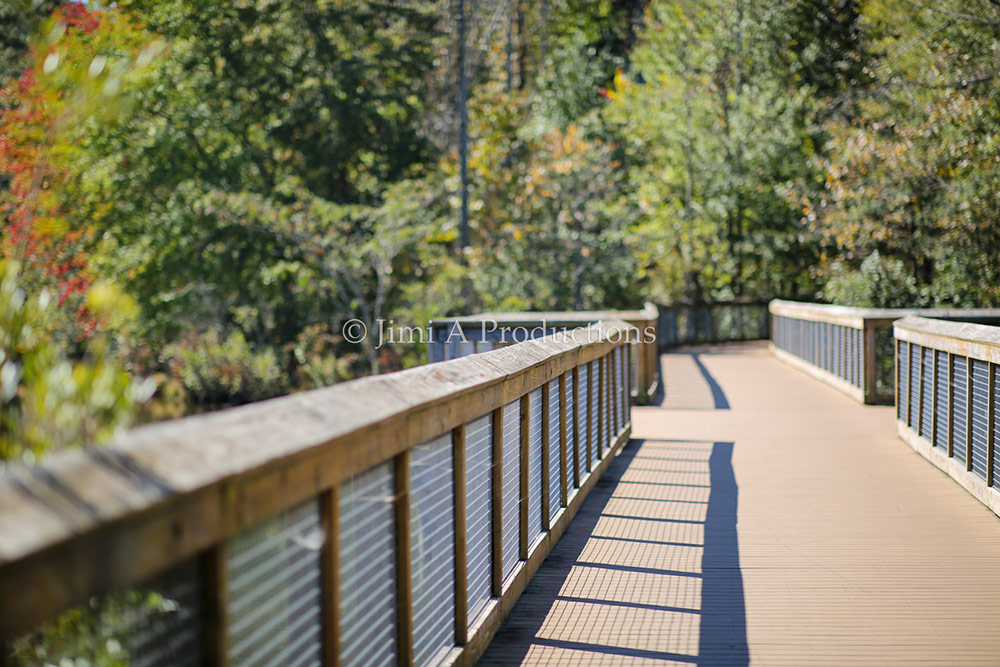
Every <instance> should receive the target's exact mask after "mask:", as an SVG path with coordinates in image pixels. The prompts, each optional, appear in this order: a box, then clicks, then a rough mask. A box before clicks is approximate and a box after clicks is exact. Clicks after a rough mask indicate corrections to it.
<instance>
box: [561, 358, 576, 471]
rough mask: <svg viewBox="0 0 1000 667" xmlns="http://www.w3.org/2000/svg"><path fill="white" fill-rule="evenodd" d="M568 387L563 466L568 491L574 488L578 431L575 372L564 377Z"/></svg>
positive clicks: (570, 372)
mask: <svg viewBox="0 0 1000 667" xmlns="http://www.w3.org/2000/svg"><path fill="white" fill-rule="evenodd" d="M563 382H564V383H565V385H566V460H565V461H564V462H563V465H564V467H565V469H566V489H567V490H569V489H572V488H573V487H574V484H575V481H574V475H573V465H574V463H575V462H576V459H577V457H576V454H575V448H576V431H575V429H574V428H573V415H574V414H576V411H577V404H576V401H575V400H574V396H573V384H574V382H573V371H568V372H567V373H566V374H565V375H564V376H563Z"/></svg>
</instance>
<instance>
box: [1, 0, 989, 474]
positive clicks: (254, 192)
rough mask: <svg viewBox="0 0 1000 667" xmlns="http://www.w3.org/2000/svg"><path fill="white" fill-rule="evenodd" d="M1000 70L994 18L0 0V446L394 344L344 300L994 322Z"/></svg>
mask: <svg viewBox="0 0 1000 667" xmlns="http://www.w3.org/2000/svg"><path fill="white" fill-rule="evenodd" d="M460 9H461V10H462V12H460V11H459V10H460ZM460 13H462V14H464V18H465V24H464V30H462V28H463V26H461V25H460V22H459V19H458V17H459V15H460ZM462 34H464V44H465V48H464V53H462V52H461V51H462V49H460V41H461V40H460V36H461V35H462ZM998 52H1000V3H997V2H995V0H961V1H959V0H941V1H940V2H935V3H924V2H917V1H916V0H912V1H911V0H903V1H902V2H899V1H895V2H888V1H882V0H865V1H862V0H786V1H785V2H781V3H777V2H771V1H765V0H651V1H642V0H596V1H593V0H536V1H534V2H528V1H527V0H495V1H491V2H486V1H485V0H412V1H409V2H405V3H396V2H379V1H376V0H324V1H321V2H308V3H282V2H270V1H266V0H227V1H225V2H219V1H212V2H207V1H205V0H119V1H118V2H115V3H101V2H96V1H95V0H91V2H89V3H86V4H80V3H77V2H70V1H67V0H62V1H60V0H42V1H39V0H11V1H9V2H7V3H5V4H4V5H3V6H2V7H0V81H2V83H0V208H2V210H3V215H4V226H3V231H2V235H0V252H2V261H3V262H4V269H3V271H2V272H0V277H2V279H3V281H4V282H3V285H4V288H3V292H2V296H0V298H2V299H3V300H4V301H3V303H0V312H2V317H0V355H3V356H0V379H2V382H0V408H2V410H3V417H4V422H3V426H2V427H0V455H2V456H4V457H6V458H24V457H29V458H30V457H31V456H34V455H35V454H34V453H41V452H44V451H47V450H48V449H50V448H52V447H53V446H57V445H58V444H59V443H76V442H83V441H88V440H95V439H101V438H105V437H107V435H108V434H110V433H111V432H112V431H113V430H114V429H115V428H118V427H121V426H123V425H125V424H127V423H129V421H130V419H133V418H134V417H133V416H134V415H135V413H136V411H138V418H139V419H144V420H148V419H162V418H167V417H171V416H177V415H181V414H186V413H190V412H196V411H200V410H205V409H213V408H217V407H221V406H225V405H233V404H238V403H244V402H249V401H254V400H259V399H262V398H266V397H269V396H275V395H279V394H283V393H287V392H290V391H296V390H300V389H304V388H309V387H313V386H317V385H323V384H328V383H331V382H337V381H340V380H343V379H348V378H351V377H356V376H358V375H362V374H367V373H372V372H381V371H385V370H392V369H395V368H400V367H403V366H407V365H412V364H415V363H420V362H421V361H423V358H424V357H423V355H424V352H425V351H424V349H423V348H422V346H418V345H393V346H387V347H384V348H382V349H376V348H375V347H374V345H373V343H372V342H371V341H368V342H366V343H362V344H360V345H355V344H349V343H347V342H346V341H344V340H343V339H342V338H341V329H342V325H343V323H344V322H345V321H346V320H348V319H350V318H355V317H356V318H360V319H361V320H362V321H364V322H365V323H366V324H367V325H368V327H369V330H373V329H375V328H376V327H377V324H376V322H377V320H379V319H380V318H384V319H392V320H394V321H395V322H396V323H401V324H407V325H416V326H422V325H425V324H426V322H427V320H428V319H429V318H430V317H435V316H446V315H454V314H463V313H470V312H475V311H477V310H483V309H506V310H515V309H516V310H560V309H585V308H634V307H638V306H640V305H641V304H642V302H643V301H645V300H649V299H653V300H673V299H681V298H684V299H694V300H700V299H725V298H732V297H757V298H770V297H787V298H797V299H820V300H832V301H836V302H838V303H844V304H848V305H872V306H905V305H913V306H917V305H921V306H922V305H954V306H974V305H997V302H998V296H1000V295H998V290H1000V275H997V273H998V272H1000V261H998V260H1000V225H998V224H996V220H995V218H996V216H997V215H998V211H1000V201H998V198H1000V195H998V192H1000V188H998V183H1000V153H998V145H997V143H998V139H997V133H998V130H1000V111H998V109H1000V105H998V104H997V100H996V99H995V98H996V96H997V94H998V91H1000V86H998V83H1000V78H998V73H1000V69H998V68H1000V62H998V61H997V53H998ZM460 63H461V67H464V72H465V75H466V77H467V80H468V137H469V143H468V209H469V226H468V235H469V238H468V244H467V246H465V247H462V245H461V243H460V228H459V219H460V206H461V169H460V153H459V126H460V114H459V112H458V107H457V104H456V100H457V99H458V88H459V85H458V82H459V80H460V78H461V77H460V71H459V68H460ZM60 374H61V375H60ZM67 374H68V375H67ZM70 376H72V377H73V378H75V380H74V382H76V384H66V385H65V386H61V387H60V386H58V380H57V379H56V378H58V377H70ZM138 378H150V380H149V381H140V380H139V379H138ZM88 383H89V384H88ZM95 383H96V384H100V387H101V390H100V391H95V390H94V389H93V387H94V386H96V384H95ZM154 385H155V387H156V393H155V395H154V397H153V399H152V400H151V401H146V398H148V395H149V393H150V391H151V388H152V387H153V386H154ZM60 392H61V393H60ZM39 396H41V397H43V398H38V397H39ZM45 396H49V398H48V399H44V397H45ZM56 396H58V397H60V398H53V397H56ZM88 401H91V402H92V403H94V404H93V405H90V404H88ZM56 403H58V404H60V405H62V406H64V408H65V409H64V412H65V414H64V416H62V417H60V419H61V420H62V421H59V422H58V423H61V424H64V426H63V427H62V431H60V433H62V432H64V433H66V435H65V436H61V435H59V433H56V432H55V431H53V430H52V429H48V430H47V429H43V428H41V427H37V428H35V430H33V431H31V428H32V427H30V425H31V424H36V425H38V424H43V423H46V422H45V417H46V412H45V411H46V410H53V409H54V408H53V407H52V406H54V405H55V404H56ZM88 405H89V407H88ZM46 406H48V407H46ZM74 415H75V416H74ZM94 415H97V416H94ZM56 421H58V420H55V421H51V423H56ZM13 424H21V425H22V426H19V427H17V428H16V429H15V428H14V427H13V426H10V425H13ZM12 429H14V430H12ZM29 431H30V432H31V433H32V435H30V437H29V436H28V435H23V436H22V435H19V434H26V433H28V432H29Z"/></svg>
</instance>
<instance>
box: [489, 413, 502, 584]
mask: <svg viewBox="0 0 1000 667" xmlns="http://www.w3.org/2000/svg"><path fill="white" fill-rule="evenodd" d="M492 470H493V480H492V481H493V484H492V496H493V497H492V498H491V502H490V505H491V509H492V512H491V514H492V519H493V521H492V526H493V535H492V547H493V549H492V551H493V567H492V568H491V569H490V575H491V577H490V579H491V583H492V588H493V590H492V593H493V597H495V598H498V597H500V595H501V594H502V593H503V530H504V526H503V407H502V406H501V407H499V408H497V409H496V410H494V411H493V467H492Z"/></svg>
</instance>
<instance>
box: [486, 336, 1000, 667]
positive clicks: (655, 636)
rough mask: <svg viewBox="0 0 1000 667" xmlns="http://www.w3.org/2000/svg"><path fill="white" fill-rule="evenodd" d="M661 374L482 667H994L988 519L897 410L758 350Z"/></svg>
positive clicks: (994, 584) (998, 544)
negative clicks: (659, 386) (660, 386)
mask: <svg viewBox="0 0 1000 667" xmlns="http://www.w3.org/2000/svg"><path fill="white" fill-rule="evenodd" d="M662 370H663V373H664V377H665V378H666V381H667V392H666V397H665V399H664V400H663V401H662V402H661V404H660V405H659V406H657V407H647V408H636V409H635V410H634V412H633V423H634V430H633V437H634V438H635V440H634V441H633V442H632V443H630V444H629V446H628V447H626V448H625V450H624V451H623V452H622V454H621V455H620V456H619V457H618V459H617V460H616V461H615V462H614V463H613V464H612V466H611V468H610V469H609V471H608V473H607V474H606V476H605V477H604V479H602V480H601V481H600V483H599V484H598V486H597V487H596V488H595V490H594V492H593V493H592V495H591V497H590V498H588V500H587V502H586V503H585V504H584V506H583V508H582V510H581V512H580V514H579V515H578V517H577V518H576V520H575V521H574V523H573V524H572V525H571V526H570V528H569V530H568V532H567V533H566V535H565V536H564V537H563V538H562V540H561V541H560V543H559V544H558V545H557V547H556V548H555V549H554V550H553V552H552V554H551V555H550V557H549V559H548V560H547V561H546V563H545V564H544V565H543V566H542V568H541V569H540V570H539V572H538V574H537V575H536V577H535V579H534V580H533V581H532V582H531V584H530V585H529V587H528V589H527V591H526V592H525V593H524V595H523V596H522V598H521V600H520V601H519V602H518V604H517V606H516V607H515V608H514V610H513V611H512V613H511V615H510V616H509V617H508V620H507V622H506V623H505V624H504V626H503V627H502V628H501V630H500V632H499V633H498V635H497V636H496V638H495V639H494V641H493V643H492V645H491V646H490V648H489V650H488V651H487V653H486V654H485V655H484V656H483V658H482V660H481V664H484V665H511V664H532V665H535V664H538V665H541V664H545V665H548V664H570V665H581V664H592V665H632V664H654V663H655V664H680V665H691V664H697V665H745V664H753V665H814V664H827V665H903V664H905V665H942V666H944V665H960V664H963V665H965V664H968V665H972V664H975V665H1000V520H998V519H997V517H996V516H995V515H993V514H992V513H991V512H990V511H989V510H988V509H986V508H985V507H984V506H982V505H981V504H980V503H979V502H978V501H976V500H975V499H973V498H972V497H971V496H970V495H969V494H968V493H966V492H965V491H964V490H963V489H962V488H960V487H959V486H958V484H956V483H955V482H953V481H952V480H951V479H949V478H948V477H946V476H945V475H944V474H943V473H941V472H939V471H938V470H937V469H936V468H934V467H933V466H931V465H930V464H929V463H927V462H926V461H925V460H924V459H922V458H921V457H920V456H918V455H917V454H916V453H915V452H913V451H912V450H911V449H910V448H909V447H907V446H906V445H905V444H904V443H903V442H902V441H900V440H899V439H898V438H897V437H896V435H895V422H894V417H893V413H892V409H891V408H885V407H864V406H861V405H859V404H857V403H855V402H853V401H852V400H850V399H849V398H847V397H845V396H844V395H842V394H840V393H839V392H837V391H836V390H834V389H831V388H829V387H827V386H826V385H824V384H821V383H820V382H818V381H816V380H813V379H811V378H809V377H807V376H806V375H805V374H803V373H801V372H799V371H797V370H795V369H793V368H791V367H789V366H786V365H784V364H782V363H781V362H779V361H777V360H775V359H774V358H773V357H771V356H770V354H769V353H768V351H767V348H766V346H764V345H761V344H748V345H732V346H718V347H713V348H707V347H706V348H699V349H692V350H689V351H686V352H679V353H674V354H668V355H665V356H664V357H663V359H662Z"/></svg>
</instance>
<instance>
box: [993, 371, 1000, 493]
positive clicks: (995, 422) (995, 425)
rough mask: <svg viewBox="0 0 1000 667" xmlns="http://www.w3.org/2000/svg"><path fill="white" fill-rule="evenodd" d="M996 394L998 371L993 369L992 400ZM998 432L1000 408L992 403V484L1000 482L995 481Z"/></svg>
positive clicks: (999, 451) (998, 393) (999, 383)
mask: <svg viewBox="0 0 1000 667" xmlns="http://www.w3.org/2000/svg"><path fill="white" fill-rule="evenodd" d="M997 396H1000V372H997V371H996V370H994V371H993V400H994V401H996V397H997ZM998 433H1000V409H997V406H996V405H995V404H994V406H993V477H994V479H993V486H1000V482H998V481H997V478H1000V475H998V474H997V471H998V470H1000V467H998V464H1000V460H998V458H1000V447H997V446H996V437H997V434H998Z"/></svg>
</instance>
